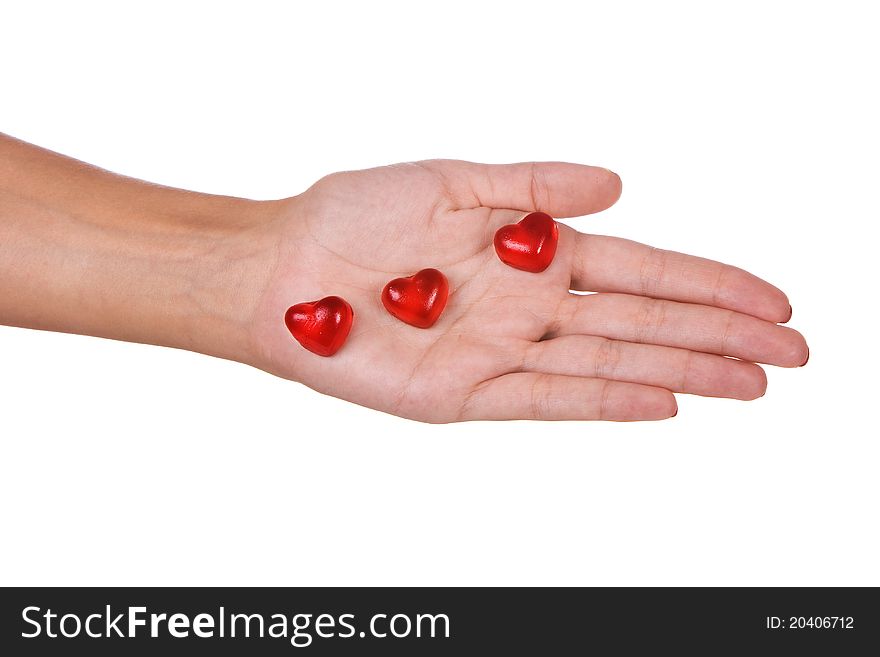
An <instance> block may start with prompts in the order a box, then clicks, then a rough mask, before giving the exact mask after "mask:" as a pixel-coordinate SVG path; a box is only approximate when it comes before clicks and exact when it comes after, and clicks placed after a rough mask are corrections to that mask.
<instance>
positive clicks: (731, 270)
mask: <svg viewBox="0 0 880 657" xmlns="http://www.w3.org/2000/svg"><path fill="white" fill-rule="evenodd" d="M569 230H571V232H572V233H573V234H574V238H575V250H574V258H573V261H572V272H571V288H572V289H574V290H588V291H591V292H619V293H624V294H637V295H640V296H644V297H652V298H655V299H668V300H670V301H683V302H686V303H698V304H703V305H706V306H717V307H719V308H726V309H728V310H735V311H737V312H741V313H746V314H748V315H752V316H754V317H759V318H761V319H764V320H767V321H770V322H777V323H784V322H787V321H788V320H789V319H791V305H790V304H789V301H788V297H786V295H785V293H784V292H782V290H780V289H779V288H777V287H775V286H773V285H771V284H770V283H768V282H767V281H764V280H762V279H760V278H758V277H757V276H755V275H753V274H750V273H749V272H747V271H745V270H743V269H740V268H739V267H733V266H731V265H725V264H723V263H721V262H716V261H714V260H707V259H706V258H698V257H696V256H690V255H685V254H684V253H678V252H676V251H666V250H664V249H657V248H654V247H651V246H648V245H646V244H639V243H638V242H632V241H630V240H626V239H622V238H619V237H606V236H604V235H585V234H583V233H578V232H576V231H574V230H572V229H569Z"/></svg>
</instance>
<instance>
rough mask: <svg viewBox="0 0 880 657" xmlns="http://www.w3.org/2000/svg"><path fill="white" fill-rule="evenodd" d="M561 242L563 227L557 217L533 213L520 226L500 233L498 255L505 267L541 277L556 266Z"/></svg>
mask: <svg viewBox="0 0 880 657" xmlns="http://www.w3.org/2000/svg"><path fill="white" fill-rule="evenodd" d="M558 242H559V227H558V226H557V225H556V222H555V221H553V217H551V216H550V215H549V214H545V213H543V212H532V213H531V214H529V215H526V217H525V218H524V219H523V220H522V221H520V222H519V223H517V224H508V225H507V226H502V227H501V228H499V229H498V232H496V233H495V252H496V253H497V254H498V257H499V258H501V262H503V263H504V264H506V265H510V266H511V267H515V268H516V269H522V270H524V271H530V272H532V273H535V274H537V273H538V272H542V271H544V270H545V269H547V267H549V266H550V263H551V262H553V256H555V255H556V244H557V243H558Z"/></svg>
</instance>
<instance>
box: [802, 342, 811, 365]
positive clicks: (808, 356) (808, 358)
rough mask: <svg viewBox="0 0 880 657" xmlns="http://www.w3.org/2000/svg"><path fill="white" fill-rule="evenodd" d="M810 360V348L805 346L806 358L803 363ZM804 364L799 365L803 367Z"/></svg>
mask: <svg viewBox="0 0 880 657" xmlns="http://www.w3.org/2000/svg"><path fill="white" fill-rule="evenodd" d="M809 362H810V348H809V347H807V360H805V361H804V365H806V364H807V363H809ZM804 365H801V367H803V366H804Z"/></svg>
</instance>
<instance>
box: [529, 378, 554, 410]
mask: <svg viewBox="0 0 880 657" xmlns="http://www.w3.org/2000/svg"><path fill="white" fill-rule="evenodd" d="M550 381H551V379H550V377H549V375H547V374H539V375H538V376H536V377H535V380H534V382H533V383H532V387H531V389H530V392H529V414H530V416H531V417H532V419H535V420H548V419H550V417H551V413H552V410H553V395H552V385H551V383H550Z"/></svg>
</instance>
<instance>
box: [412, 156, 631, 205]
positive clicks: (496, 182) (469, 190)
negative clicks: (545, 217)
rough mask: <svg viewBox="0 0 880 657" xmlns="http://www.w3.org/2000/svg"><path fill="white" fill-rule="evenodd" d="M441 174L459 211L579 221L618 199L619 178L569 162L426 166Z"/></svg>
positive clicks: (437, 162) (440, 162) (441, 163)
mask: <svg viewBox="0 0 880 657" xmlns="http://www.w3.org/2000/svg"><path fill="white" fill-rule="evenodd" d="M423 164H424V165H425V166H428V167H435V168H436V170H437V171H438V173H440V174H441V175H442V176H443V178H444V180H445V182H446V184H447V188H448V190H449V192H450V194H451V196H452V201H453V203H454V205H455V206H456V208H457V209H470V208H474V207H486V208H506V209H512V210H520V211H522V212H538V211H540V212H546V213H547V214H549V215H550V216H552V217H578V216H580V215H584V214H592V213H594V212H600V211H602V210H605V209H606V208H609V207H611V206H612V205H614V203H616V202H617V199H618V198H620V192H621V188H622V186H621V182H620V177H619V176H618V175H617V174H616V173H614V172H613V171H609V170H608V169H603V168H601V167H591V166H587V165H584V164H569V163H566V162H522V163H519V164H476V163H474V162H461V161H456V160H433V161H430V162H425V163H423Z"/></svg>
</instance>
